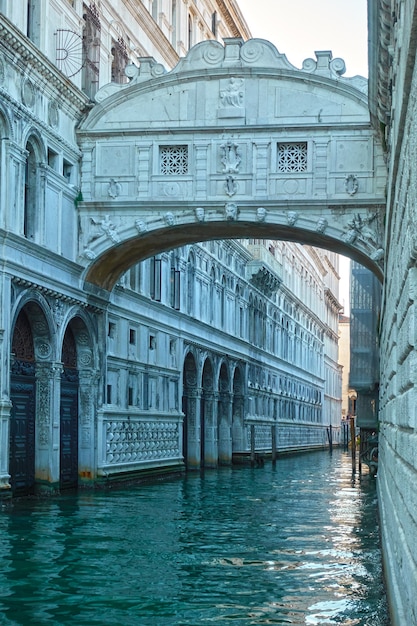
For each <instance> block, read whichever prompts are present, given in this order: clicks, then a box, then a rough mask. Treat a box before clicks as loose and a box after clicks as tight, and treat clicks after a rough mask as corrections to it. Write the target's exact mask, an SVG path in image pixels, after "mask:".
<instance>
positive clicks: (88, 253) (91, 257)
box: [83, 248, 97, 261]
mask: <svg viewBox="0 0 417 626" xmlns="http://www.w3.org/2000/svg"><path fill="white" fill-rule="evenodd" d="M83 255H84V256H85V258H86V259H88V260H89V261H94V259H95V258H97V255H96V253H95V252H93V250H91V249H90V248H86V249H85V250H84V252H83Z"/></svg>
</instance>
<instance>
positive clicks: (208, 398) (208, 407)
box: [201, 392, 219, 467]
mask: <svg viewBox="0 0 417 626" xmlns="http://www.w3.org/2000/svg"><path fill="white" fill-rule="evenodd" d="M217 405H218V394H217V393H213V392H205V393H204V433H201V436H202V437H204V466H205V467H217V465H218V456H219V455H218V439H217Z"/></svg>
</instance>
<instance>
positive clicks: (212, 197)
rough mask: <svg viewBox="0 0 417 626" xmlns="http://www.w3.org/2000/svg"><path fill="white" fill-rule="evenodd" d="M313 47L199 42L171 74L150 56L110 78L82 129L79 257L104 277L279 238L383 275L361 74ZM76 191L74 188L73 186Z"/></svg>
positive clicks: (380, 212)
mask: <svg viewBox="0 0 417 626" xmlns="http://www.w3.org/2000/svg"><path fill="white" fill-rule="evenodd" d="M343 72H344V63H343V61H342V60H341V59H333V58H332V55H331V53H330V52H328V51H324V52H316V59H315V60H313V59H307V60H306V61H304V63H303V67H302V68H301V69H297V68H295V67H294V66H293V65H291V64H290V63H289V61H288V60H287V59H286V57H285V55H283V54H280V53H279V52H278V51H277V49H276V48H275V47H274V46H273V45H272V44H270V43H269V42H267V41H264V40H256V39H254V40H249V41H247V42H243V41H242V40H240V39H228V40H226V42H225V45H224V46H223V45H221V44H219V43H218V42H215V41H205V42H201V43H200V44H198V45H196V46H195V47H194V48H192V49H191V50H190V52H189V53H188V55H187V57H185V58H184V59H181V60H180V62H179V63H178V65H177V66H176V67H175V68H174V69H173V70H172V71H170V72H165V70H164V68H163V67H162V66H161V65H159V64H157V63H156V62H155V61H154V60H153V59H149V58H146V59H140V68H134V67H131V68H130V69H129V75H130V78H131V80H130V83H129V84H128V85H116V84H110V85H108V86H106V87H104V88H102V89H101V90H100V91H99V92H98V94H97V97H96V99H97V105H96V106H95V107H93V109H92V110H91V112H90V113H89V115H88V116H87V117H86V119H85V121H84V122H83V124H82V125H81V126H80V128H79V130H78V135H79V142H80V145H81V149H82V152H83V161H82V190H81V191H82V193H81V196H82V200H81V201H80V202H79V205H78V209H79V214H80V238H79V241H80V249H79V259H80V261H81V263H82V264H83V265H84V267H85V271H84V279H85V280H86V281H87V282H89V283H93V284H95V285H97V286H100V287H102V288H105V289H108V290H110V289H112V287H113V286H114V284H115V283H116V282H117V280H118V278H119V276H120V275H121V274H122V273H123V272H125V271H126V270H127V269H129V267H130V266H131V265H133V264H134V263H136V262H137V261H140V260H142V259H145V258H147V257H150V256H152V255H155V254H157V253H159V252H162V251H164V250H168V249H172V248H175V247H178V246H181V245H185V244H187V243H195V242H200V241H208V240H211V239H226V238H240V239H243V238H248V237H252V238H253V237H256V238H267V239H274V238H275V239H284V240H289V241H294V242H298V243H304V244H309V245H314V246H317V247H322V248H326V249H329V250H331V251H335V252H338V253H341V254H344V255H346V256H349V257H351V258H353V259H355V260H357V261H358V262H360V263H361V264H363V265H365V266H366V267H368V268H369V269H371V270H372V271H373V272H374V273H376V274H377V275H378V276H379V278H382V276H383V260H384V241H383V233H384V228H383V218H384V206H385V197H384V195H385V183H386V168H385V162H384V156H383V149H382V146H381V145H380V142H379V139H378V137H377V135H376V134H375V132H374V131H373V129H372V127H371V124H370V119H369V112H368V104H367V97H366V91H367V82H366V80H365V79H363V78H361V77H353V78H344V77H343V76H342V74H343ZM81 196H80V197H81Z"/></svg>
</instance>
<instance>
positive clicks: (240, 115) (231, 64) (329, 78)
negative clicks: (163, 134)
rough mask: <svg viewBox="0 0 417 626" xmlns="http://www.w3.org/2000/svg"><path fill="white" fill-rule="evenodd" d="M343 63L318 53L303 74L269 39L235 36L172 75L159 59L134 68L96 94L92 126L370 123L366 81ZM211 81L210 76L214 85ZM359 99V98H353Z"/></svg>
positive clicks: (196, 51) (203, 49) (199, 48)
mask: <svg viewBox="0 0 417 626" xmlns="http://www.w3.org/2000/svg"><path fill="white" fill-rule="evenodd" d="M344 71H345V64H344V61H343V60H342V59H337V58H336V59H333V58H332V54H331V52H330V51H323V52H316V59H306V60H305V61H304V63H303V67H302V69H297V68H296V67H295V66H294V65H292V64H291V63H290V62H289V61H288V60H287V58H286V56H285V55H284V54H280V53H279V52H278V50H277V49H276V48H275V46H273V44H271V43H270V42H268V41H265V40H262V39H252V40H249V41H247V42H245V43H243V42H242V41H241V40H240V39H228V40H227V41H226V45H225V46H222V45H221V44H220V43H219V42H217V41H204V42H201V43H199V44H197V45H196V46H194V47H193V48H192V49H191V50H190V52H189V53H188V55H187V56H186V57H185V58H184V59H181V60H180V61H179V63H178V65H177V66H176V67H175V68H174V69H173V70H171V71H170V72H166V71H165V69H164V67H163V66H162V65H160V64H159V63H156V61H154V60H153V59H152V58H148V57H147V58H142V59H140V67H135V66H129V68H128V69H127V74H128V76H129V77H130V83H129V84H127V85H117V84H113V83H111V84H110V85H106V86H105V87H102V89H100V91H99V92H98V93H97V95H96V100H97V102H99V103H100V104H101V106H100V107H96V108H95V109H93V111H92V112H91V114H90V115H89V116H88V118H87V120H86V123H85V124H84V125H83V126H84V127H89V128H91V129H93V128H95V129H97V130H98V129H99V128H101V129H104V128H106V129H107V130H109V131H110V130H117V129H118V128H120V127H121V126H122V125H123V126H125V127H128V128H136V129H138V128H140V127H145V126H146V127H149V125H151V127H155V126H156V125H158V127H161V128H164V127H166V126H169V125H171V124H172V122H173V121H174V120H176V119H177V118H178V112H180V120H179V121H181V122H182V123H183V124H187V125H193V126H198V125H202V124H204V125H213V126H218V125H222V124H224V123H229V124H232V123H250V124H256V125H262V124H276V123H296V122H298V123H300V118H303V122H302V123H304V124H307V123H316V122H317V121H319V122H320V123H322V124H324V123H333V122H335V121H339V120H341V118H342V117H343V118H344V119H345V120H346V121H350V122H354V121H359V120H361V119H368V117H369V115H368V110H367V103H366V96H365V94H364V93H363V88H364V85H366V80H365V79H360V78H358V77H356V79H344V78H341V75H342V74H343V73H344ZM208 77H210V79H209V80H208ZM352 96H354V97H352Z"/></svg>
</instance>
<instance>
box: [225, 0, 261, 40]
mask: <svg viewBox="0 0 417 626" xmlns="http://www.w3.org/2000/svg"><path fill="white" fill-rule="evenodd" d="M217 5H218V7H219V11H220V14H221V16H222V17H223V19H224V21H225V22H226V24H227V25H228V27H229V28H230V31H231V33H232V36H233V37H242V38H243V39H244V40H247V39H250V38H251V37H252V35H251V32H250V30H249V28H248V25H247V24H246V22H245V20H244V18H243V15H242V13H241V11H240V9H239V7H238V6H237V5H236V4H235V2H234V1H229V2H226V1H225V0H217Z"/></svg>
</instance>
